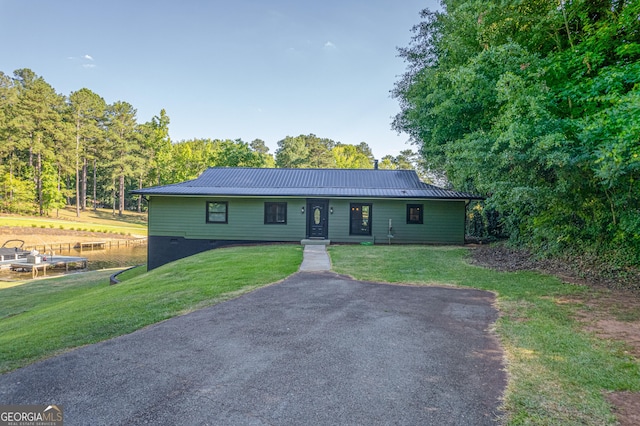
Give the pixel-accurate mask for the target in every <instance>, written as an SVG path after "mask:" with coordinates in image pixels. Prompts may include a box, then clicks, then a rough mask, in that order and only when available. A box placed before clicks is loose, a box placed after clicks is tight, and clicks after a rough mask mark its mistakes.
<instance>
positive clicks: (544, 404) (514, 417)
mask: <svg viewBox="0 0 640 426" xmlns="http://www.w3.org/2000/svg"><path fill="white" fill-rule="evenodd" d="M330 254H331V260H332V264H333V269H334V270H335V271H336V272H338V273H342V274H348V275H351V276H353V277H355V278H357V279H361V280H371V281H382V282H390V283H415V284H425V285H429V284H439V285H454V286H464V287H473V288H479V289H484V290H488V291H492V292H495V293H496V295H497V307H498V308H499V310H500V313H501V316H500V318H499V320H498V321H497V323H496V326H495V327H496V333H497V335H498V336H499V338H500V340H501V342H502V345H503V347H504V348H505V350H506V365H507V370H508V375H509V384H508V387H507V390H506V394H505V399H504V406H503V408H504V411H505V413H506V420H507V423H508V424H512V425H521V424H542V425H557V424H562V425H606V424H616V419H615V417H614V416H613V414H612V413H611V407H610V406H609V404H608V403H607V402H606V401H605V398H604V396H603V393H605V392H609V391H635V392H637V391H640V365H639V364H638V362H637V360H635V359H634V358H632V357H631V356H630V355H628V354H627V353H626V352H625V349H626V348H625V346H624V345H623V344H621V343H618V342H612V341H604V340H600V339H597V338H596V337H595V336H594V335H593V334H589V333H586V332H584V331H582V328H581V325H580V324H579V323H578V322H577V321H576V320H575V315H574V314H575V312H576V310H577V309H578V308H580V306H579V305H577V304H575V303H574V304H571V303H566V302H565V301H566V300H567V299H570V297H571V296H572V295H574V296H575V295H581V294H584V292H588V291H591V290H590V289H589V288H587V287H581V286H576V285H570V284H565V283H562V282H560V281H559V280H558V279H556V278H554V277H551V276H547V275H542V274H538V273H534V272H510V273H508V272H497V271H493V270H489V269H486V268H481V267H477V266H473V265H470V264H469V263H468V262H467V261H466V259H467V256H468V251H467V250H466V249H463V248H434V247H424V246H403V247H400V246H392V247H389V246H374V247H362V246H331V247H330Z"/></svg>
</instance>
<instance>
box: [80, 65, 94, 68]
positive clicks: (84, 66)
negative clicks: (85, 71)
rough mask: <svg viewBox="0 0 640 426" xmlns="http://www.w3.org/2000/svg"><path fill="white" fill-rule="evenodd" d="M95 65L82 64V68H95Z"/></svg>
mask: <svg viewBox="0 0 640 426" xmlns="http://www.w3.org/2000/svg"><path fill="white" fill-rule="evenodd" d="M95 67H96V65H95V64H82V68H95Z"/></svg>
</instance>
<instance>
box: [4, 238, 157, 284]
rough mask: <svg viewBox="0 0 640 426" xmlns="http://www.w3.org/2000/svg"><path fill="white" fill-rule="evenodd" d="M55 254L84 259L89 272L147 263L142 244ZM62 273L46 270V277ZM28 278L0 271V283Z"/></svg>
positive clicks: (19, 274) (17, 273) (24, 274)
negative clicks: (86, 261) (86, 260)
mask: <svg viewBox="0 0 640 426" xmlns="http://www.w3.org/2000/svg"><path fill="white" fill-rule="evenodd" d="M55 254H56V255H59V256H75V257H86V258H87V259H88V260H89V262H88V265H87V266H88V270H90V271H97V270H99V269H110V268H124V267H129V266H135V265H141V264H146V263H147V246H146V245H142V244H140V245H135V246H129V247H118V248H111V249H104V250H82V251H80V250H77V249H71V250H68V251H67V250H62V251H56V252H55ZM84 271H86V269H84ZM70 272H79V271H70ZM63 273H64V270H62V271H61V270H56V269H52V270H47V276H55V275H62V274H63ZM30 278H31V273H29V272H27V273H24V272H12V271H9V270H8V269H2V270H0V281H23V280H27V279H30Z"/></svg>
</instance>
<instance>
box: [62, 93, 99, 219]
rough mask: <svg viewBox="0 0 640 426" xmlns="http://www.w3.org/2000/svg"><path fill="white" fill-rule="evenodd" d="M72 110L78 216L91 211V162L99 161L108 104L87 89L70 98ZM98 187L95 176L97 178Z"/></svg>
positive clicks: (71, 95)
mask: <svg viewBox="0 0 640 426" xmlns="http://www.w3.org/2000/svg"><path fill="white" fill-rule="evenodd" d="M69 108H70V114H71V116H72V124H73V126H74V135H75V178H76V182H75V193H76V216H80V209H82V210H85V209H86V208H87V168H88V162H89V161H94V170H95V167H96V164H95V160H96V156H97V152H98V145H99V143H100V141H101V139H102V138H103V136H104V132H103V129H102V125H103V123H104V119H105V117H104V114H105V109H106V103H105V101H104V99H102V98H101V97H100V96H98V95H97V94H95V93H93V92H92V91H91V90H89V89H86V88H83V89H80V90H78V91H76V92H73V93H71V94H70V95H69ZM94 185H95V176H94Z"/></svg>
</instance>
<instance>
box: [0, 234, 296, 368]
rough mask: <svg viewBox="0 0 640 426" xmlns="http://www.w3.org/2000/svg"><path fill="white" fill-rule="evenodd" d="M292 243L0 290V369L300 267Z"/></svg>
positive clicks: (162, 317) (265, 281) (234, 293)
mask: <svg viewBox="0 0 640 426" xmlns="http://www.w3.org/2000/svg"><path fill="white" fill-rule="evenodd" d="M301 260H302V249H301V248H300V247H299V246H294V245H272V246H255V247H244V248H242V247H238V248H226V249H219V250H213V251H209V252H205V253H201V254H198V255H195V256H191V257H189V258H186V259H182V260H180V261H178V262H173V263H170V264H167V265H164V266H162V267H160V268H157V269H154V270H153V271H150V272H148V273H144V274H140V275H139V272H140V271H139V270H138V271H131V273H130V275H129V276H128V277H127V276H125V281H123V282H122V283H120V284H118V285H114V286H109V275H110V274H112V273H113V271H96V272H88V273H83V274H74V275H67V276H64V277H60V278H54V279H47V280H42V281H40V280H36V281H32V282H30V283H27V284H24V285H21V286H18V287H12V288H6V289H3V290H0V373H2V372H7V371H10V370H12V369H15V368H18V367H21V366H24V365H27V364H29V363H32V362H34V361H37V360H40V359H43V358H46V357H50V356H53V355H56V354H58V353H61V352H64V351H66V350H68V349H70V348H74V347H78V346H81V345H86V344H90V343H95V342H99V341H102V340H106V339H109V338H111V337H115V336H119V335H123V334H127V333H130V332H133V331H135V330H137V329H139V328H142V327H144V326H146V325H149V324H153V323H157V322H159V321H162V320H165V319H167V318H171V317H173V316H176V315H181V314H184V313H187V312H190V311H192V310H195V309H198V308H202V307H205V306H210V305H213V304H215V303H218V302H220V301H223V300H227V299H229V298H232V297H237V296H238V295H240V294H242V293H245V292H247V291H250V290H252V289H255V288H256V287H259V286H263V285H266V284H269V283H273V282H276V281H279V280H281V279H283V278H285V277H287V276H288V275H290V274H292V273H294V272H295V271H296V270H297V269H298V267H299V266H300V262H301Z"/></svg>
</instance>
